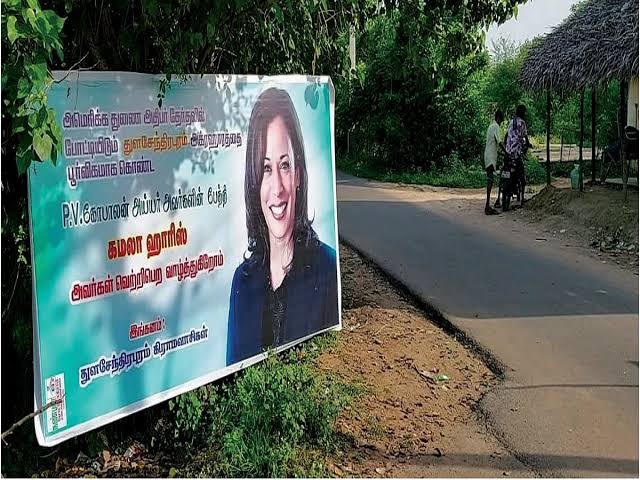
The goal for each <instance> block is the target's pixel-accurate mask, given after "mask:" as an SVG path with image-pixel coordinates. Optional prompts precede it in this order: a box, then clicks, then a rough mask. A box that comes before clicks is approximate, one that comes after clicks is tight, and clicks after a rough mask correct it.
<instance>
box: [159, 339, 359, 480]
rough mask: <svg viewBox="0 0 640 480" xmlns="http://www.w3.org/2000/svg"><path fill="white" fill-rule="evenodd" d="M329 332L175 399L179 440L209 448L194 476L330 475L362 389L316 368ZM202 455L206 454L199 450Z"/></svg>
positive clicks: (173, 409)
mask: <svg viewBox="0 0 640 480" xmlns="http://www.w3.org/2000/svg"><path fill="white" fill-rule="evenodd" d="M336 339H337V337H336V334H335V333H333V332H332V333H330V334H325V335H322V336H320V337H316V339H314V340H312V341H310V342H308V343H307V344H305V345H304V346H301V347H298V348H294V349H292V350H289V351H288V352H286V353H284V354H282V355H281V356H280V357H278V356H276V355H270V356H269V357H268V358H267V359H266V360H265V361H264V362H262V363H261V364H258V365H255V366H253V367H250V368H248V369H246V370H244V371H242V372H240V373H238V374H236V375H234V377H233V378H231V379H229V380H226V381H223V382H221V383H219V384H218V385H215V386H211V385H210V386H205V387H202V388H201V389H198V390H195V391H193V392H190V393H188V394H185V395H182V396H180V397H177V398H176V399H175V400H173V401H172V402H171V406H170V409H171V412H172V413H173V415H174V421H173V425H174V429H175V436H176V440H177V442H178V443H180V444H183V445H189V446H198V445H197V444H198V443H201V445H200V448H201V449H204V450H206V454H205V455H204V458H206V462H204V463H200V464H196V465H194V466H193V467H187V468H188V469H189V470H195V471H190V472H189V474H192V475H206V476H224V477H283V476H326V471H325V468H324V458H325V457H326V455H327V454H329V453H331V452H332V451H333V450H334V449H335V447H336V445H337V441H338V439H337V436H336V434H335V431H334V424H335V422H336V420H337V418H338V416H339V415H340V413H341V412H342V410H343V409H344V408H345V407H346V406H347V405H348V404H349V403H350V402H351V399H352V398H353V397H354V396H355V395H357V394H358V388H357V387H354V386H350V385H345V384H344V383H342V382H340V381H339V380H337V379H336V378H333V377H332V376H331V375H327V374H319V373H318V372H317V370H315V369H314V368H313V361H314V360H315V358H316V357H317V355H318V354H319V353H320V352H321V351H323V350H324V349H326V348H330V347H331V346H333V345H334V344H335V342H336ZM198 455H199V456H200V455H201V454H200V453H199V454H198Z"/></svg>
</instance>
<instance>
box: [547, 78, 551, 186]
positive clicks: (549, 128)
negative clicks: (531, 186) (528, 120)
mask: <svg viewBox="0 0 640 480" xmlns="http://www.w3.org/2000/svg"><path fill="white" fill-rule="evenodd" d="M550 139H551V90H550V89H549V88H547V185H551V152H550V148H549V143H550Z"/></svg>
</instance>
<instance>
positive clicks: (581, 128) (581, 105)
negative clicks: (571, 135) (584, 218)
mask: <svg viewBox="0 0 640 480" xmlns="http://www.w3.org/2000/svg"><path fill="white" fill-rule="evenodd" d="M583 144H584V88H583V89H582V90H581V91H580V153H579V154H578V163H579V165H580V172H579V173H580V176H579V177H578V184H579V186H580V191H581V192H582V191H583V190H584V186H583V185H582V177H583V175H582V168H583V164H582V146H583Z"/></svg>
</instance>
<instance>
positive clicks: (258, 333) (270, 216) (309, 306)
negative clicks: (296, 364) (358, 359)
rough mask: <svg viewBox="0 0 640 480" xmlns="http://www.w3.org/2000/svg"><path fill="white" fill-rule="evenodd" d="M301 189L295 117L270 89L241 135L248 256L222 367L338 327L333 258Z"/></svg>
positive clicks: (237, 283) (233, 301)
mask: <svg viewBox="0 0 640 480" xmlns="http://www.w3.org/2000/svg"><path fill="white" fill-rule="evenodd" d="M307 188H308V177H307V166H306V158H305V151H304V144H303V140H302V133H301V130H300V122H299V121H298V116H297V114H296V111H295V109H294V106H293V103H292V101H291V98H290V97H289V94H288V93H287V92H286V91H284V90H280V89H276V88H270V89H268V90H265V91H264V92H263V93H262V94H261V95H260V96H259V97H258V99H257V101H256V104H255V106H254V108H253V111H252V113H251V120H250V122H249V132H248V135H247V154H246V167H245V184H244V195H245V204H246V209H247V217H246V221H247V236H248V251H249V256H248V257H247V258H245V259H244V261H243V262H242V263H241V264H240V266H239V267H238V268H237V269H236V272H235V274H234V276H233V284H232V287H231V298H230V306H229V328H228V333H227V364H228V365H230V364H232V363H235V362H237V361H240V360H243V359H245V358H248V357H251V356H253V355H256V354H258V353H261V352H262V351H263V350H264V349H265V348H268V347H271V346H278V345H284V344H286V343H288V342H291V341H294V340H297V339H300V338H302V337H304V336H306V335H309V334H311V333H313V332H317V331H320V330H322V329H324V328H328V327H330V326H334V325H337V324H338V302H337V298H338V294H337V269H336V253H335V251H334V250H333V249H332V248H331V247H329V246H327V245H325V244H324V243H322V242H321V241H320V240H319V239H318V236H317V234H316V232H315V231H314V230H313V228H312V226H311V223H312V222H311V221H310V220H309V215H308V211H307V210H308V209H307Z"/></svg>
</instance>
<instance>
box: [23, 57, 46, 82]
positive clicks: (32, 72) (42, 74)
mask: <svg viewBox="0 0 640 480" xmlns="http://www.w3.org/2000/svg"><path fill="white" fill-rule="evenodd" d="M26 68H27V72H28V73H29V76H30V77H31V81H32V82H33V83H39V82H44V81H45V80H46V79H47V75H48V73H49V70H48V69H47V64H46V63H45V62H40V63H32V64H31V65H27V66H26Z"/></svg>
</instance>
